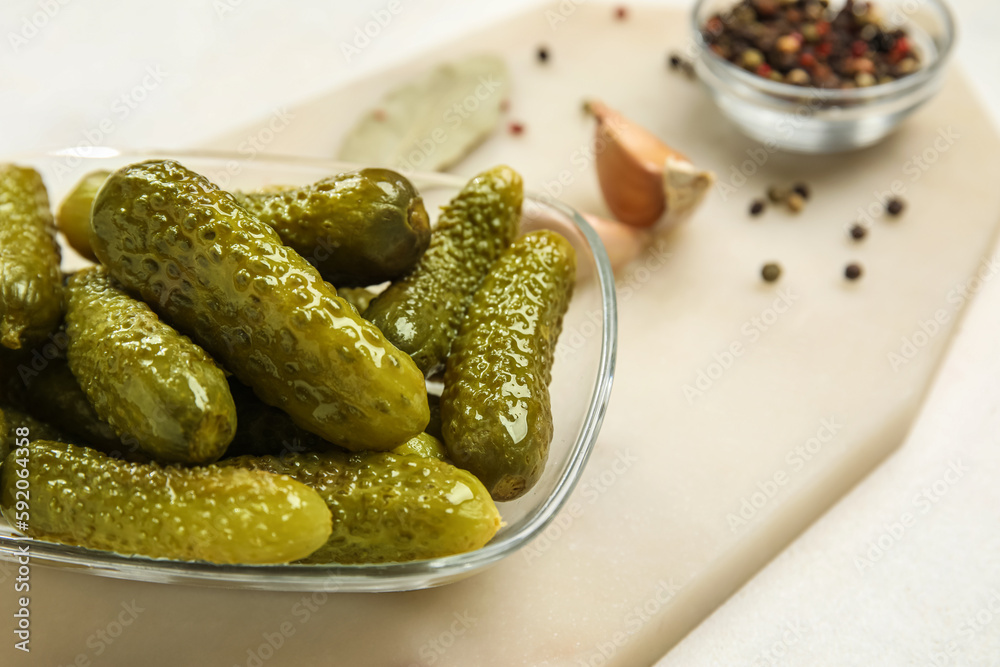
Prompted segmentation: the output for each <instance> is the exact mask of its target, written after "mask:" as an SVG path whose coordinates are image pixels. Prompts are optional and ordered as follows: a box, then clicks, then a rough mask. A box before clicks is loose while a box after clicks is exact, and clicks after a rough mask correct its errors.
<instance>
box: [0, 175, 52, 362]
mask: <svg viewBox="0 0 1000 667" xmlns="http://www.w3.org/2000/svg"><path fill="white" fill-rule="evenodd" d="M59 260H60V257H59V246H58V245H57V244H56V228H55V224H54V223H53V221H52V213H51V212H50V211H49V197H48V194H47V193H46V191H45V184H44V183H43V182H42V177H41V175H39V173H38V172H37V171H35V170H34V169H29V168H26V167H18V166H15V165H11V164H4V165H0V345H3V346H4V347H8V348H10V349H12V350H19V349H21V346H22V345H25V344H28V343H32V342H35V341H38V340H40V339H42V338H44V337H45V336H46V335H48V334H49V333H51V332H52V331H54V330H55V328H56V327H57V326H58V325H59V321H60V319H62V274H61V273H60V272H59Z"/></svg>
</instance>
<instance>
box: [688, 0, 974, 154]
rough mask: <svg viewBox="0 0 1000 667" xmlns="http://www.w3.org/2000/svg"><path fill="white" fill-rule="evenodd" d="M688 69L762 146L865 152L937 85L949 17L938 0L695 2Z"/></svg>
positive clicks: (950, 36) (951, 32)
mask: <svg viewBox="0 0 1000 667" xmlns="http://www.w3.org/2000/svg"><path fill="white" fill-rule="evenodd" d="M692 20H693V27H694V32H695V42H696V44H697V47H698V50H699V52H698V57H697V58H696V59H695V70H696V71H697V74H698V77H699V78H700V79H701V81H702V82H703V83H704V84H705V85H706V86H707V87H708V89H709V91H710V92H711V94H712V96H713V98H714V100H715V103H716V105H717V106H718V107H719V109H720V110H721V111H722V113H723V114H724V115H725V116H727V117H728V118H729V119H730V120H732V121H733V122H734V123H736V125H737V126H739V128H740V129H741V130H742V131H743V133H744V134H746V135H748V136H750V137H751V138H753V139H756V140H758V141H761V142H762V143H764V144H765V145H767V146H768V147H773V148H775V149H784V150H789V151H795V152H802V153H835V152H840V151H846V150H852V149H855V148H861V147H864V146H870V145H871V144H874V143H876V142H878V141H879V140H881V139H882V138H884V137H885V136H886V135H888V134H889V133H890V132H892V130H894V129H895V128H896V127H897V126H898V125H899V123H900V121H902V120H903V119H904V118H905V117H906V116H908V115H909V114H910V113H912V112H913V111H915V110H916V109H917V108H918V107H919V106H920V105H921V104H923V103H924V102H926V101H927V100H929V99H930V98H931V97H933V95H934V94H935V93H936V92H937V91H938V90H939V89H940V87H941V84H942V82H943V81H942V80H943V74H944V70H945V67H944V66H945V63H946V61H947V60H948V57H949V55H950V54H951V50H952V45H953V43H954V37H955V28H954V20H953V18H952V15H951V12H950V11H949V9H948V8H947V6H946V5H945V4H944V3H943V2H941V1H940V0H878V1H877V2H876V1H872V2H866V1H862V0H840V1H839V2H838V1H835V0H699V1H698V2H697V3H696V5H695V8H694V12H693V16H692Z"/></svg>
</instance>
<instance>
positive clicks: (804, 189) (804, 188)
mask: <svg viewBox="0 0 1000 667" xmlns="http://www.w3.org/2000/svg"><path fill="white" fill-rule="evenodd" d="M792 192H795V193H797V194H798V195H799V196H800V197H802V198H803V199H809V195H810V194H812V191H811V190H810V189H809V186H808V185H806V184H805V183H802V182H799V183H796V184H795V185H793V186H792Z"/></svg>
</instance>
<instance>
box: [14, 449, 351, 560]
mask: <svg viewBox="0 0 1000 667" xmlns="http://www.w3.org/2000/svg"><path fill="white" fill-rule="evenodd" d="M25 463H26V467H27V469H28V476H27V480H28V491H29V493H30V498H31V517H30V524H29V526H30V527H29V529H28V531H27V534H28V535H29V536H31V537H34V538H38V539H43V540H49V541H54V542H61V543H63V544H71V545H76V546H82V547H87V548H90V549H101V550H104V551H114V552H117V553H120V554H126V555H138V556H147V557H149V558H172V559H175V560H202V561H210V562H213V563H249V564H264V563H286V562H288V561H292V560H298V559H301V558H305V557H306V556H308V555H310V554H311V553H313V552H314V551H315V550H316V549H318V548H319V547H321V546H322V545H323V544H325V543H326V541H327V538H329V536H330V531H331V528H330V525H331V517H330V510H328V509H327V507H326V504H325V503H324V501H323V499H322V498H320V497H319V495H318V494H317V493H316V492H315V491H313V490H312V489H310V488H308V487H307V486H305V485H304V484H301V483H299V482H296V481H294V480H291V479H288V478H287V477H281V476H279V475H271V474H268V473H265V472H260V471H250V470H239V469H220V468H215V467H204V468H182V467H177V466H168V467H161V466H159V465H157V464H155V463H149V464H146V463H126V462H123V461H118V460H116V459H112V458H110V457H108V456H105V455H104V454H101V453H99V452H96V451H94V450H91V449H87V448H85V447H76V446H74V445H68V444H63V443H58V442H46V441H37V440H32V442H31V446H30V447H28V448H19V449H15V450H13V451H12V452H11V453H10V454H9V455H8V456H7V459H6V462H5V464H4V466H3V470H2V472H0V509H2V511H3V515H4V517H5V518H6V519H7V520H8V521H10V522H11V523H13V522H14V510H15V507H16V497H15V493H16V488H15V486H16V482H17V479H18V478H19V477H18V475H17V474H16V472H17V470H18V468H20V467H22V465H23V464H25Z"/></svg>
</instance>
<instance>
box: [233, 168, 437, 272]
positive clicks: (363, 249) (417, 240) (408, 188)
mask: <svg viewBox="0 0 1000 667" xmlns="http://www.w3.org/2000/svg"><path fill="white" fill-rule="evenodd" d="M236 199H237V200H238V201H239V202H240V204H242V205H243V207H244V208H245V209H246V210H247V211H249V212H250V213H251V214H252V215H254V216H256V217H257V218H258V219H259V220H260V221H261V222H264V223H267V224H268V225H270V226H271V227H273V228H274V230H275V231H276V232H278V236H280V237H281V240H282V241H284V243H285V245H287V246H289V247H291V248H292V249H294V250H295V251H296V252H298V253H299V254H300V255H302V256H303V257H305V258H306V259H307V260H308V261H309V262H310V263H311V264H312V265H313V266H315V267H316V268H317V269H319V272H320V274H321V275H322V276H323V278H324V279H326V280H328V281H330V282H331V283H333V284H334V285H336V286H337V287H338V288H339V287H352V286H359V285H374V284H376V283H381V282H385V281H386V280H392V279H394V278H398V277H399V276H401V275H403V274H405V273H407V272H408V271H409V270H410V269H412V268H413V267H414V266H415V265H416V263H417V261H418V260H419V259H420V256H421V255H423V254H424V251H425V250H426V249H427V244H428V243H429V242H430V238H431V228H430V223H429V221H428V219H427V211H426V210H425V209H424V203H423V199H421V197H420V195H419V194H418V193H417V191H416V190H415V189H414V188H413V185H412V184H411V183H410V181H408V180H407V179H406V178H405V177H403V176H402V175H400V174H397V173H396V172H394V171H389V170H388V169H362V170H360V171H352V172H348V173H345V174H339V175H337V176H333V177H330V178H324V179H323V180H321V181H319V182H317V183H313V184H312V185H307V186H305V187H302V188H295V189H289V190H285V191H282V192H259V193H250V194H244V193H236Z"/></svg>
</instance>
